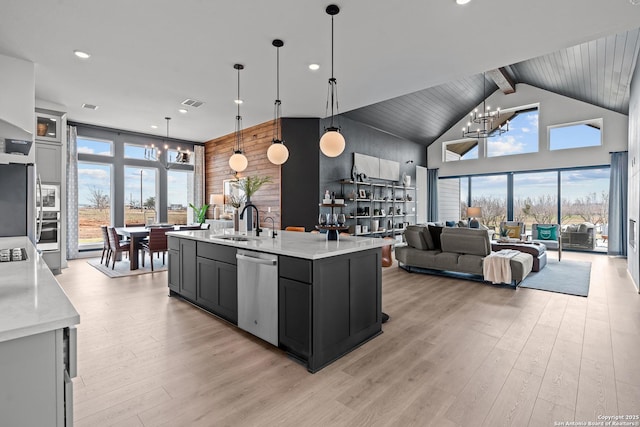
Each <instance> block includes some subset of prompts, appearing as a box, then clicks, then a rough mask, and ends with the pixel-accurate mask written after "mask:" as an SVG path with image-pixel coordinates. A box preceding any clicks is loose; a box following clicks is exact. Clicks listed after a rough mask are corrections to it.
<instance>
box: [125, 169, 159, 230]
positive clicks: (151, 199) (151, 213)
mask: <svg viewBox="0 0 640 427" xmlns="http://www.w3.org/2000/svg"><path fill="white" fill-rule="evenodd" d="M157 173H158V171H157V170H156V169H152V168H139V167H132V166H126V167H125V168H124V195H125V206H124V223H125V225H126V224H147V223H154V222H158V214H157V208H156V202H157V190H156V182H157V178H156V177H157Z"/></svg>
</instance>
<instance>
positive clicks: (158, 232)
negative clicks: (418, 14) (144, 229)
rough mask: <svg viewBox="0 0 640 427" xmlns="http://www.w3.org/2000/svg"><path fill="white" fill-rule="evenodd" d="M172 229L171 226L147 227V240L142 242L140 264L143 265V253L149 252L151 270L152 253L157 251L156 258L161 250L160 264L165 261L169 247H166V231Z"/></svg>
mask: <svg viewBox="0 0 640 427" xmlns="http://www.w3.org/2000/svg"><path fill="white" fill-rule="evenodd" d="M171 230H173V227H171V228H169V227H164V228H160V227H157V228H151V229H149V241H148V242H144V243H142V244H141V245H140V246H141V248H142V266H143V267H144V259H145V258H146V256H145V253H146V252H148V253H149V261H151V271H153V254H154V253H157V254H158V258H159V257H160V252H162V265H164V263H165V253H166V252H167V250H168V249H169V248H168V247H167V234H166V233H167V231H171Z"/></svg>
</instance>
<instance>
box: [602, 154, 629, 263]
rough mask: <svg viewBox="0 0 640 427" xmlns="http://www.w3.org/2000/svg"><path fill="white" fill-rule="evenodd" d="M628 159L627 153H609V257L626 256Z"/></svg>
mask: <svg viewBox="0 0 640 427" xmlns="http://www.w3.org/2000/svg"><path fill="white" fill-rule="evenodd" d="M628 157H629V154H628V152H627V151H620V152H616V153H611V175H610V180H609V226H608V236H609V237H608V242H609V247H608V250H607V253H608V254H609V255H621V256H626V255H627V200H628V187H627V185H628V181H627V177H628V168H629V164H628Z"/></svg>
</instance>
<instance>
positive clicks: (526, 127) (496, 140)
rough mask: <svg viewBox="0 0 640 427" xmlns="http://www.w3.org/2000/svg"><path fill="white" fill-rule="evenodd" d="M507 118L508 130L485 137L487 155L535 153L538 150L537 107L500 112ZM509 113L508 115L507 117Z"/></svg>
mask: <svg viewBox="0 0 640 427" xmlns="http://www.w3.org/2000/svg"><path fill="white" fill-rule="evenodd" d="M503 115H504V117H506V118H507V119H508V120H509V131H508V132H506V133H504V134H502V135H499V136H493V137H490V138H487V157H500V156H509V155H513V154H524V153H536V152H537V151H538V108H537V107H535V108H532V109H526V110H519V111H515V112H514V111H512V112H502V113H501V114H500V117H501V118H502V117H503ZM509 115H510V117H509Z"/></svg>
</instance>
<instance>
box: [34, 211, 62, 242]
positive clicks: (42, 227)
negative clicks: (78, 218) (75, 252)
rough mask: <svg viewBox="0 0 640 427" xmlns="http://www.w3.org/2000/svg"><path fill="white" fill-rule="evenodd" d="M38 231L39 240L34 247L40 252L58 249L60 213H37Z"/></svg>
mask: <svg viewBox="0 0 640 427" xmlns="http://www.w3.org/2000/svg"><path fill="white" fill-rule="evenodd" d="M38 231H39V235H40V238H39V239H38V243H37V244H36V247H37V248H38V249H40V250H42V251H57V250H59V249H60V212H59V211H57V212H56V211H44V210H43V211H42V212H40V211H38Z"/></svg>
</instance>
